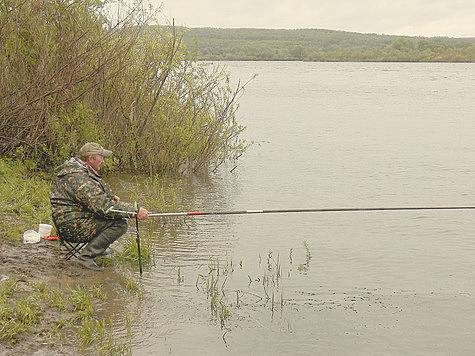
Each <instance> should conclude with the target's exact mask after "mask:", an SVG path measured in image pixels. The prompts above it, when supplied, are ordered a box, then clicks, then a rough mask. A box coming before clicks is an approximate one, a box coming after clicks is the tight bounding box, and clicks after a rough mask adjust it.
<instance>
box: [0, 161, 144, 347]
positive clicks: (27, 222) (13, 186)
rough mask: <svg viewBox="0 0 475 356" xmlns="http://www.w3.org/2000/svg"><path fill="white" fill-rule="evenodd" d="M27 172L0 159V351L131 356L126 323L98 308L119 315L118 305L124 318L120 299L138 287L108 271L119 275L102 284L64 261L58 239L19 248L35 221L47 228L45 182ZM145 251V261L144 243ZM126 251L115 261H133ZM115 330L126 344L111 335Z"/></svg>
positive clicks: (137, 293) (37, 173)
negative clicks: (122, 355)
mask: <svg viewBox="0 0 475 356" xmlns="http://www.w3.org/2000/svg"><path fill="white" fill-rule="evenodd" d="M27 166H29V167H27ZM31 168H34V165H31V164H25V163H20V162H17V161H12V160H8V159H0V204H1V206H0V211H1V220H2V224H1V225H0V237H1V239H0V260H1V262H2V263H1V264H0V265H1V266H0V341H1V342H0V345H1V346H0V353H2V352H3V351H6V352H7V354H8V352H12V353H23V354H31V353H34V352H35V351H37V350H44V349H46V350H49V351H52V352H54V351H55V350H56V351H58V352H59V351H61V352H66V353H78V352H84V353H94V354H130V353H131V346H130V339H131V334H130V320H128V318H127V317H125V320H115V321H114V320H112V319H110V318H109V316H108V315H107V313H104V312H103V310H107V309H111V308H112V307H113V306H114V305H115V309H114V310H115V311H116V312H117V311H118V310H117V306H118V305H119V306H121V307H119V309H120V308H122V309H123V310H122V311H120V310H119V311H118V312H119V313H120V314H122V315H127V310H126V304H127V303H125V299H126V298H127V297H128V296H130V295H132V296H134V297H137V296H140V290H141V288H140V286H139V284H138V282H137V281H136V280H134V278H132V277H130V276H127V273H123V272H121V271H119V269H112V271H111V273H113V274H117V276H116V277H114V280H113V282H109V283H107V282H104V281H103V279H102V278H98V277H95V276H94V274H93V272H90V271H86V270H81V269H80V268H78V267H75V266H74V264H73V263H69V262H68V263H65V262H63V257H62V256H63V252H62V250H61V248H60V246H59V242H57V241H54V242H46V241H42V242H40V243H38V244H33V245H25V244H23V243H22V233H23V232H24V231H26V230H28V229H33V230H38V223H40V222H42V223H51V217H50V214H51V208H50V204H49V200H48V194H49V190H50V180H49V179H48V177H46V176H45V173H43V172H40V171H35V170H34V169H31ZM48 243H49V244H48ZM128 244H130V243H129V242H128V241H125V246H128ZM144 250H145V251H146V256H145V258H144V261H145V263H147V261H149V260H150V251H149V250H148V251H147V244H146V243H145V244H144ZM124 251H125V252H123V254H119V255H118V256H119V257H120V258H121V261H124V260H128V261H130V260H134V257H133V256H132V257H130V256H129V254H130V253H129V252H128V251H127V249H124ZM114 263H117V262H116V261H113V260H109V261H108V264H114ZM91 281H92V282H91ZM106 290H107V292H106ZM101 310H102V311H101ZM118 329H119V330H122V332H121V334H125V335H126V337H125V338H124V336H121V337H118V336H116V335H115V334H114V332H113V330H118Z"/></svg>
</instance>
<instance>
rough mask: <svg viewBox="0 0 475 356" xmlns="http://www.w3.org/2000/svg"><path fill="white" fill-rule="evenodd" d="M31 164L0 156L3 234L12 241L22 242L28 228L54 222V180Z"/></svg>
mask: <svg viewBox="0 0 475 356" xmlns="http://www.w3.org/2000/svg"><path fill="white" fill-rule="evenodd" d="M27 167H28V164H27V163H20V162H17V161H13V160H9V159H0V218H1V220H2V223H1V224H0V233H3V235H4V236H5V241H8V242H10V243H14V242H18V241H20V240H21V238H22V233H23V232H24V231H26V230H29V229H33V230H37V229H38V224H39V223H47V224H51V207H50V203H49V191H50V182H49V181H48V180H45V179H43V178H41V177H40V176H39V174H38V173H34V172H32V171H31V170H30V169H29V168H27ZM34 174H38V175H34Z"/></svg>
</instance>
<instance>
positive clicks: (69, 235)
mask: <svg viewBox="0 0 475 356" xmlns="http://www.w3.org/2000/svg"><path fill="white" fill-rule="evenodd" d="M111 154H112V152H111V151H109V150H106V149H104V148H103V147H102V146H101V145H99V144H98V143H95V142H89V143H86V144H85V145H84V146H83V147H81V149H80V150H79V153H78V155H77V156H76V157H73V158H71V159H70V160H68V161H66V162H65V163H64V164H62V165H61V166H59V167H58V168H56V170H55V175H56V177H55V181H54V182H53V185H52V186H51V193H50V202H51V207H52V211H53V222H54V224H55V226H56V228H57V230H58V234H59V235H60V236H61V238H63V239H64V240H66V241H71V242H89V243H88V244H87V245H86V247H85V248H84V249H83V250H82V252H81V253H80V255H79V257H78V259H77V263H78V264H79V265H81V266H83V267H85V268H88V269H92V270H96V271H101V270H103V269H104V268H103V267H101V266H98V265H97V264H96V262H95V261H94V258H95V257H97V256H101V255H104V254H107V253H106V249H107V248H108V247H109V245H110V244H112V243H113V242H114V241H115V240H117V239H118V238H119V237H121V236H122V235H123V234H125V232H126V231H127V221H126V220H125V218H126V217H127V214H124V213H113V212H110V211H109V209H111V208H112V209H115V210H122V211H130V212H135V211H136V209H135V206H134V205H133V204H129V203H123V202H120V198H119V197H118V196H117V195H115V194H114V193H113V192H112V189H111V188H110V187H109V186H108V185H107V184H106V182H104V180H103V179H102V178H101V176H100V175H99V173H98V172H99V170H100V169H101V166H102V164H103V163H104V157H109V156H110V155H111ZM148 214H149V212H148V211H147V209H144V208H140V209H138V213H137V217H138V218H139V219H140V220H143V219H147V218H148Z"/></svg>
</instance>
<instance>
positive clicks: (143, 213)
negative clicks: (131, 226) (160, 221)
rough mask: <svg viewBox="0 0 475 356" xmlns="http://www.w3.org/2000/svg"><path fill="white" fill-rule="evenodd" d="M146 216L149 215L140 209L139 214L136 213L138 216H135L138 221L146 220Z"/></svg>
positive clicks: (145, 210) (146, 211)
mask: <svg viewBox="0 0 475 356" xmlns="http://www.w3.org/2000/svg"><path fill="white" fill-rule="evenodd" d="M148 214H149V212H148V210H147V209H145V208H140V209H139V212H138V214H137V218H138V219H139V220H145V219H147V218H148Z"/></svg>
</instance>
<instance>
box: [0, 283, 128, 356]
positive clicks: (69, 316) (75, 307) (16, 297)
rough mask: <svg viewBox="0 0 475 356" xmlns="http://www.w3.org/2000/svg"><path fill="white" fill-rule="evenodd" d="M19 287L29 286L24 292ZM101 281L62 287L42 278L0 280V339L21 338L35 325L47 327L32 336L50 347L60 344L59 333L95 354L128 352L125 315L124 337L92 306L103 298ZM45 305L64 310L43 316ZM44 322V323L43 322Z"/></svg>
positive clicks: (10, 340)
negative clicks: (24, 282)
mask: <svg viewBox="0 0 475 356" xmlns="http://www.w3.org/2000/svg"><path fill="white" fill-rule="evenodd" d="M23 289H31V290H32V291H31V292H30V293H25V292H24V291H23ZM107 297H108V296H107V294H106V293H105V292H104V290H103V288H102V286H101V285H93V286H80V285H78V286H75V287H74V288H69V289H66V290H62V289H60V288H58V287H55V286H51V285H48V284H47V283H46V282H44V281H41V282H36V283H32V284H27V285H26V286H23V287H22V288H20V282H19V281H18V280H16V279H14V278H9V279H6V280H3V281H0V341H1V342H2V343H5V344H11V345H12V344H16V343H19V342H21V340H22V339H23V338H24V335H25V333H32V332H34V331H35V329H36V328H39V329H42V328H43V329H45V330H49V332H47V333H45V334H39V335H37V336H36V337H37V338H38V342H40V343H41V342H43V343H46V344H47V345H49V346H50V347H55V346H58V344H59V345H61V343H62V341H63V337H62V335H63V334H64V332H66V333H67V335H68V336H67V339H65V340H64V341H66V342H70V341H71V340H72V341H73V342H74V343H75V344H76V345H77V347H78V349H79V350H81V351H82V352H87V353H93V354H96V355H129V354H131V344H130V339H131V332H130V320H129V319H128V318H126V321H125V323H126V325H125V327H126V329H127V340H125V341H124V340H119V339H118V338H117V337H115V336H114V333H113V322H112V320H111V319H104V318H101V317H99V316H98V313H97V312H96V306H97V305H98V304H101V303H104V302H106V300H107ZM48 308H52V309H56V310H57V311H59V312H61V313H64V318H61V319H60V320H59V321H57V320H54V321H51V320H46V319H45V318H44V317H43V315H44V314H46V313H47V311H48ZM45 324H46V325H45Z"/></svg>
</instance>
